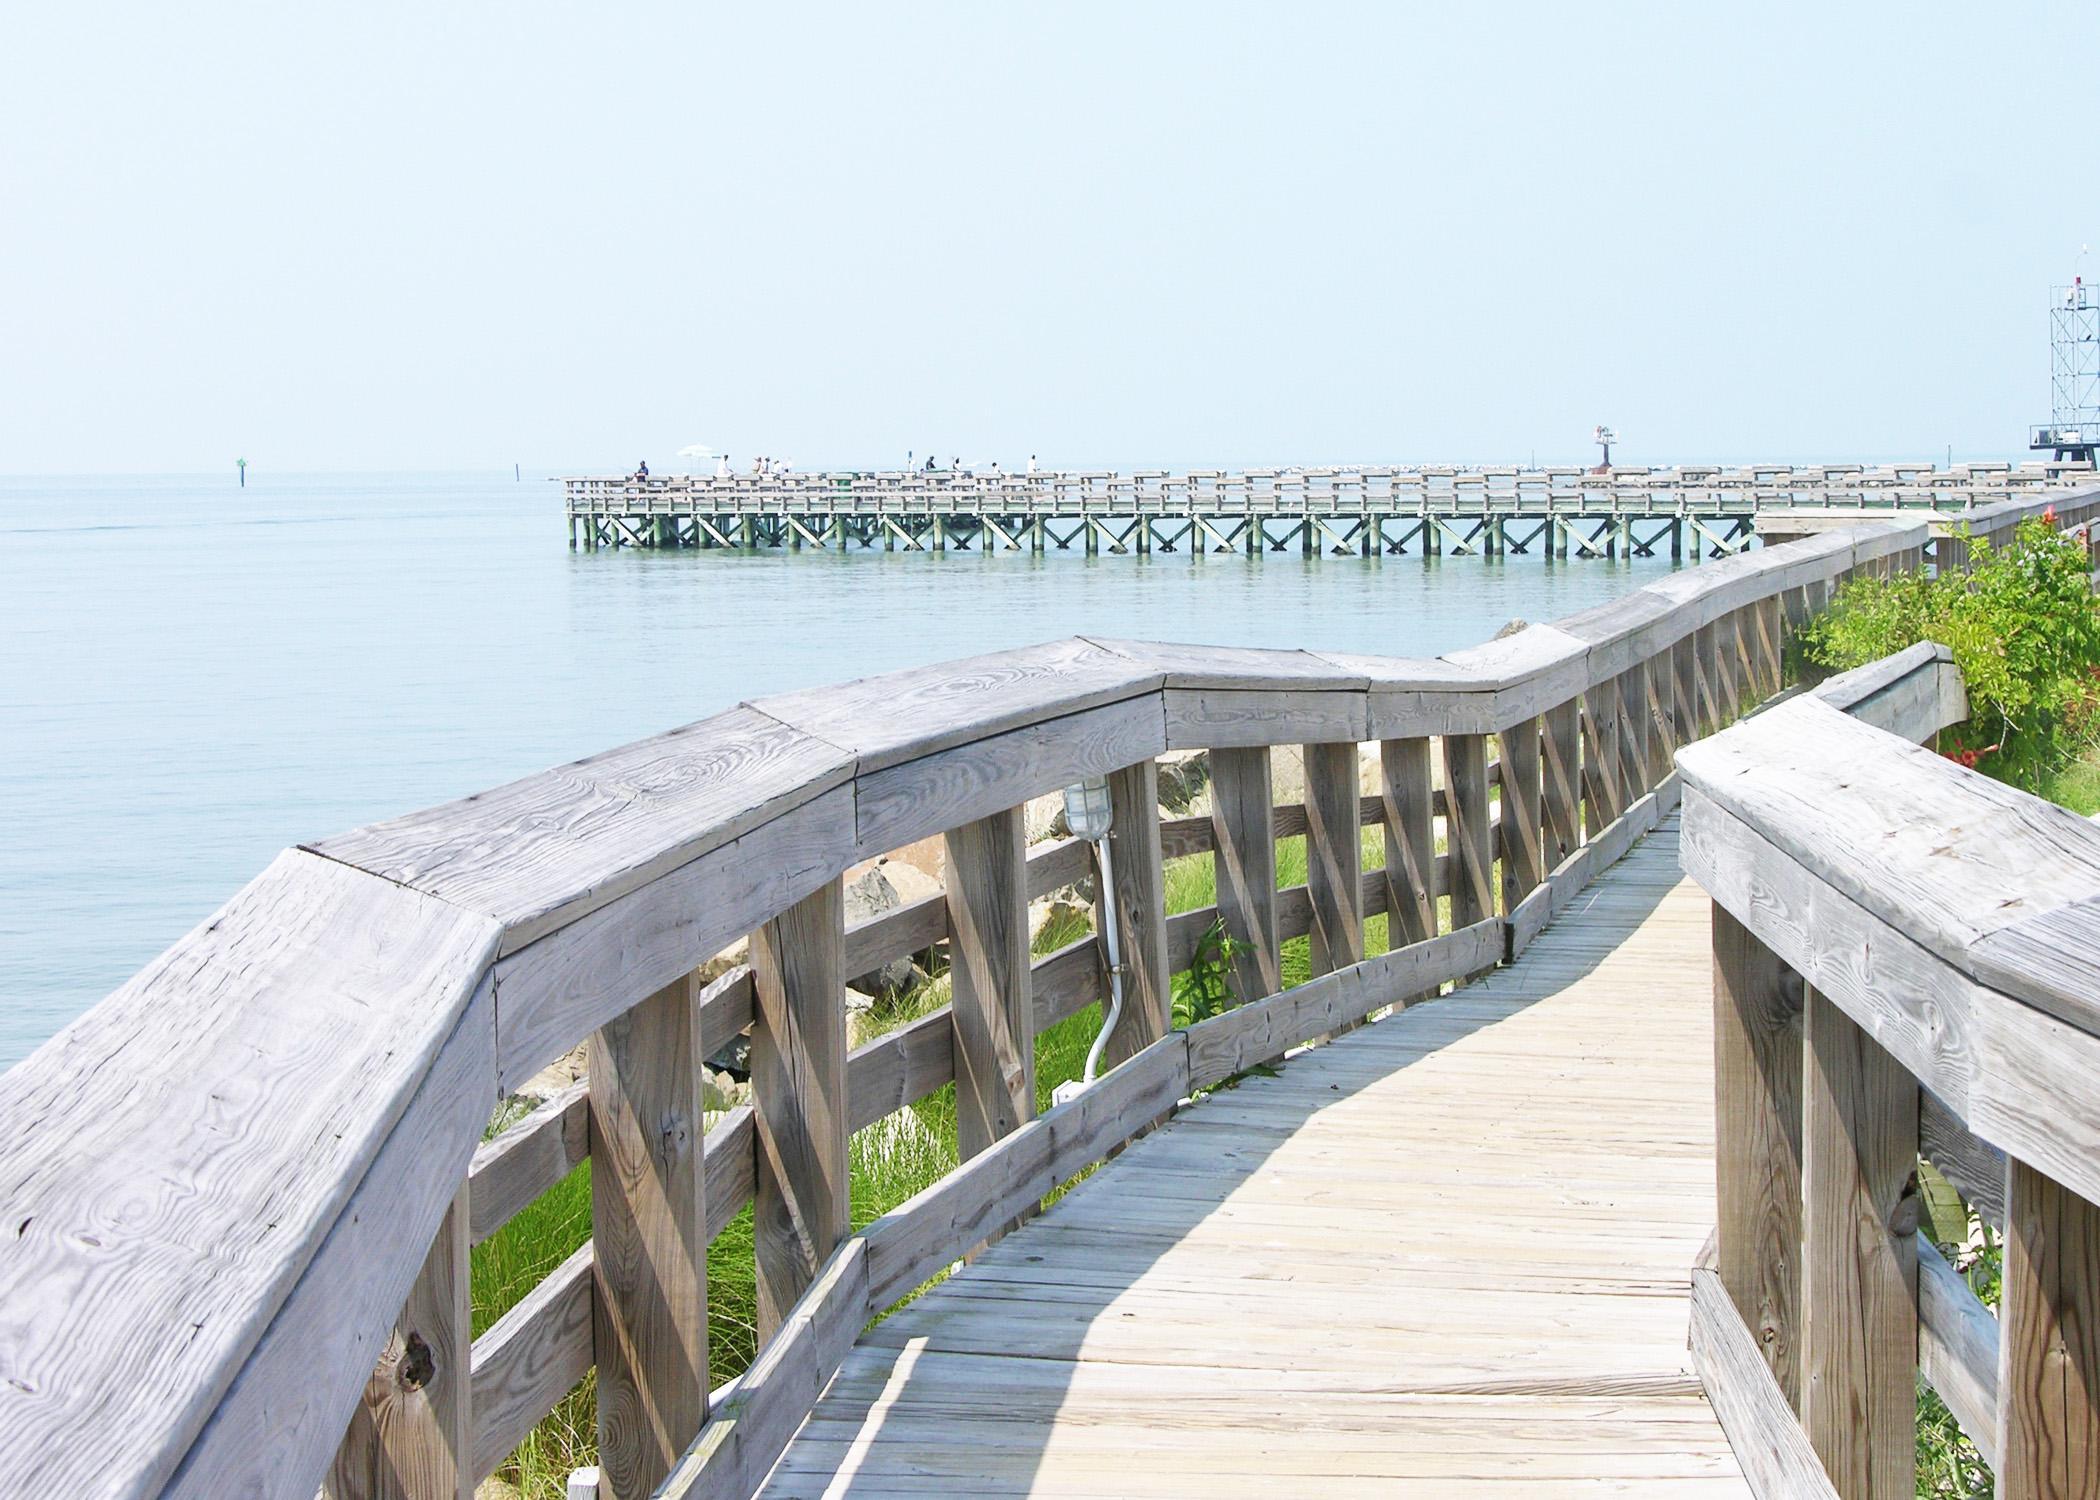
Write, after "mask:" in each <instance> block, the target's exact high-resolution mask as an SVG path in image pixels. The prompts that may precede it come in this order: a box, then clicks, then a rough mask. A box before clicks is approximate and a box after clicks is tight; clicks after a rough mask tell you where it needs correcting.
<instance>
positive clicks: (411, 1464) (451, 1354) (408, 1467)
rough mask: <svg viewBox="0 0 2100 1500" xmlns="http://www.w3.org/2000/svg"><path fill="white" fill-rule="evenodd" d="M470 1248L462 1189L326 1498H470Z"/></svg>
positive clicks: (355, 1420)
mask: <svg viewBox="0 0 2100 1500" xmlns="http://www.w3.org/2000/svg"><path fill="white" fill-rule="evenodd" d="M467 1248H468V1223H467V1193H466V1189H465V1188H461V1189H460V1192H459V1196H458V1197H456V1198H454V1199H453V1200H452V1206H451V1207H450V1208H449V1209H447V1210H446V1211H445V1218H444V1222H443V1223H441V1224H440V1225H439V1226H438V1232H437V1238H436V1239H435V1240H433V1241H432V1242H431V1245H430V1254H429V1255H428V1256H427V1257H425V1258H424V1261H423V1269H422V1271H421V1272H420V1273H419V1274H418V1275H417V1277H416V1284H415V1286H414V1288H413V1289H411V1290H410V1292H409V1294H408V1301H407V1302H406V1303H405V1304H404V1305H403V1306H402V1309H401V1316H400V1318H399V1319H397V1320H396V1321H395V1323H394V1331H393V1333H392V1334H391V1335H390V1336H389V1337H388V1339H387V1344H386V1351H385V1353H383V1354H381V1355H380V1357H379V1364H378V1366H377V1367H376V1368H375V1369H374V1370H373V1371H372V1378H371V1379H370V1380H369V1381H368V1382H367V1383H366V1385H365V1394H364V1399H363V1400H362V1401H360V1402H359V1403H358V1407H357V1411H356V1412H355V1413H354V1414H353V1415H352V1416H351V1418H350V1428H349V1430H348V1431H347V1432H346V1433H344V1435H343V1443H342V1446H341V1447H340V1448H338V1449H337V1450H336V1455H335V1462H334V1463H333V1464H332V1465H331V1466H330V1468H329V1470H328V1478H327V1482H326V1484H325V1485H324V1492H325V1493H326V1494H327V1495H328V1497H329V1500H448V1497H449V1500H471V1497H472V1496H473V1493H474V1460H473V1432H474V1428H473V1422H472V1420H471V1413H470V1409H469V1397H470V1395H471V1393H472V1385H473V1381H472V1379H471V1367H472V1364H473V1343H474V1327H473V1323H474V1320H473V1309H472V1307H471V1305H470V1302H469V1297H468V1293H469V1286H468V1274H467Z"/></svg>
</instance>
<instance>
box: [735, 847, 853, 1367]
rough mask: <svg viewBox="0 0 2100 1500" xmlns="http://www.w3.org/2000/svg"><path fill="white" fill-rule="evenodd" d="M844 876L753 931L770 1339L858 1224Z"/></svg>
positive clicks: (761, 1210)
mask: <svg viewBox="0 0 2100 1500" xmlns="http://www.w3.org/2000/svg"><path fill="white" fill-rule="evenodd" d="M845 914H846V900H845V889H844V886H843V884H842V883H841V882H840V881H839V880H837V879H833V880H829V881H827V882H825V884H823V885H822V886H820V887H818V889H817V890H816V891H815V892H814V893H812V894H811V895H809V896H806V897H804V898H803V899H802V900H801V901H798V902H796V903H795V905H793V906H792V907H790V908H788V909H787V910H786V911H784V912H782V913H781V914H780V915H779V916H777V917H775V918H773V920H772V921H770V922H768V923H766V924H765V926H763V927H761V928H760V929H759V930H758V931H757V932H756V933H754V934H753V935H752V939H751V981H752V996H753V999H752V1022H753V1024H752V1028H751V1097H752V1102H753V1106H754V1111H755V1123H756V1125H757V1129H758V1162H757V1174H756V1178H755V1180H754V1191H753V1195H752V1210H751V1211H752V1223H751V1234H752V1242H753V1246H754V1250H755V1258H756V1261H757V1269H758V1340H759V1342H760V1343H761V1344H763V1343H764V1342H765V1341H766V1340H767V1339H770V1338H771V1337H772V1336H773V1333H774V1330H776V1329H777V1328H779V1327H780V1324H781V1322H782V1321H783V1320H784V1319H785V1318H786V1317H787V1314H788V1310H789V1309H790V1308H792V1307H793V1306H794V1305H795V1300H796V1299H797V1298H798V1297H800V1296H801V1295H802V1293H803V1292H804V1291H806V1290H807V1289H808V1287H809V1284H810V1282H812V1281H813V1280H815V1279H816V1274H817V1268H818V1267H820V1266H822V1265H823V1264H824V1261H825V1259H826V1258H827V1257H828V1256H829V1255H830V1254H831V1252H832V1251H833V1250H834V1249H836V1248H837V1247H838V1245H839V1242H840V1241H841V1240H843V1239H845V1237H846V1235H847V1232H848V1231H849V1229H850V1228H851V1203H850V1188H849V1184H848V1179H847V1171H846V1137H847V1129H846V1009H845V1004H844V1001H843V998H842V997H843V995H844V985H845V980H846V976H845V975H844V973H842V972H841V969H842V957H841V953H840V947H841V945H842V943H843V942H844V940H845Z"/></svg>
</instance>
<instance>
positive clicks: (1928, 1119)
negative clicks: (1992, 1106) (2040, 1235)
mask: <svg viewBox="0 0 2100 1500" xmlns="http://www.w3.org/2000/svg"><path fill="white" fill-rule="evenodd" d="M1918 1155H1920V1156H1922V1157H1924V1158H1925V1160H1927V1161H1929V1162H1931V1163H1932V1165H1933V1166H1934V1167H1935V1168H1936V1169H1937V1170H1938V1172H1939V1174H1940V1175H1941V1176H1942V1177H1944V1178H1946V1179H1947V1181H1948V1182H1949V1183H1951V1184H1952V1185H1953V1187H1954V1190H1955V1191H1956V1192H1958V1193H1960V1194H1961V1196H1962V1201H1963V1202H1965V1203H1967V1204H1968V1206H1969V1207H1970V1208H1972V1209H1974V1210H1975V1211H1976V1213H1977V1214H1978V1215H1980V1216H1981V1217H1982V1219H1983V1221H1984V1223H1986V1224H1989V1225H1990V1226H1991V1227H1992V1228H1993V1229H2000V1230H2002V1229H2003V1228H2004V1227H2005V1153H2004V1152H2003V1151H2000V1150H1999V1149H1998V1148H1997V1147H1996V1146H1993V1145H1992V1144H1991V1143H1990V1142H1989V1141H1987V1140H1984V1139H1983V1138H1982V1137H1981V1136H1979V1135H1976V1134H1975V1133H1974V1132H1972V1131H1971V1130H1970V1129H1969V1128H1968V1127H1967V1126H1966V1125H1964V1124H1962V1122H1961V1116H1959V1115H1957V1114H1956V1113H1955V1112H1954V1111H1953V1110H1952V1109H1949V1108H1948V1107H1947V1106H1946V1105H1945V1104H1944V1103H1942V1102H1941V1100H1940V1097H1939V1096H1938V1095H1937V1094H1935V1093H1933V1092H1932V1091H1931V1090H1930V1089H1924V1090H1921V1091H1920V1092H1919V1095H1918Z"/></svg>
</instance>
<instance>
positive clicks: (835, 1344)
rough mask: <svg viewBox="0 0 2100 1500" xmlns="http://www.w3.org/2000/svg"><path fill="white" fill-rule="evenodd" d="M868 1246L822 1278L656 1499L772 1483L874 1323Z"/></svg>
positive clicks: (736, 1492)
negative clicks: (770, 1474)
mask: <svg viewBox="0 0 2100 1500" xmlns="http://www.w3.org/2000/svg"><path fill="white" fill-rule="evenodd" d="M868 1301H869V1299H868V1252H867V1241H866V1240H864V1239H859V1238H855V1239H850V1240H848V1241H846V1243H845V1244H843V1245H841V1246H840V1247H839V1248H838V1250H837V1251H836V1252H834V1253H833V1255H832V1257H831V1259H830V1260H829V1261H827V1262H826V1263H825V1264H824V1266H823V1268H822V1269H821V1270H820V1271H819V1272H818V1274H817V1277H816V1279H815V1281H814V1282H812V1283H811V1285H810V1288H809V1290H808V1291H807V1292H806V1293H804V1294H803V1297H802V1300H801V1301H800V1302H798V1303H796V1304H795V1307H794V1308H793V1310H792V1311H791V1312H790V1313H789V1315H788V1318H787V1321H786V1322H785V1323H784V1324H783V1325H782V1326H781V1329H780V1333H779V1335H778V1336H777V1337H776V1338H774V1339H773V1341H772V1342H771V1343H769V1344H768V1345H767V1346H766V1347H765V1348H764V1349H761V1350H760V1351H759V1355H758V1358H757V1359H756V1360H754V1361H753V1362H752V1365H751V1368H750V1369H749V1370H747V1371H746V1372H745V1373H744V1374H743V1376H742V1377H741V1378H739V1379H738V1381H737V1382H736V1390H735V1392H734V1394H732V1395H731V1396H729V1397H728V1399H727V1400H725V1401H724V1403H723V1406H722V1410H721V1411H720V1413H719V1414H717V1416H716V1417H715V1419H714V1420H713V1421H711V1422H709V1423H708V1424H707V1427H706V1429H705V1430H704V1431H703V1432H702V1433H701V1434H700V1437H699V1440H698V1441H697V1442H695V1443H694V1444H693V1447H692V1449H691V1451H690V1452H688V1453H686V1454H685V1455H683V1457H682V1458H681V1459H680V1460H679V1464H678V1468H677V1470H676V1471H675V1472H674V1473H672V1474H671V1475H670V1476H669V1477H668V1478H667V1479H666V1480H665V1481H664V1485H663V1488H662V1489H661V1490H659V1491H658V1492H657V1493H658V1495H659V1496H660V1497H661V1500H685V1497H691V1500H745V1497H746V1496H749V1495H752V1494H755V1493H756V1492H757V1490H758V1487H759V1486H760V1485H761V1484H762V1483H763V1482H764V1481H765V1477H766V1471H767V1470H768V1469H770V1468H771V1467H772V1466H773V1462H774V1460H775V1459H777V1458H778V1457H779V1456H780V1454H781V1452H782V1450H783V1449H785V1448H786V1447H787V1445H788V1442H789V1440H790V1439H791V1438H792V1437H793V1436H794V1434H795V1429H796V1428H797V1427H799V1426H801V1425H802V1419H803V1418H804V1417H805V1416H806V1415H808V1413H809V1410H810V1408H811V1407H813V1406H815V1405H816V1404H817V1398H818V1396H820V1395H821V1394H822V1393H823V1390H824V1384H825V1382H826V1381H828V1380H830V1379H831V1376H832V1373H833V1372H834V1371H835V1370H837V1369H838V1367H839V1364H840V1362H841V1361H842V1360H844V1359H845V1357H846V1353H847V1351H848V1350H850V1349H851V1348H852V1347H853V1336H854V1335H855V1334H856V1333H858V1332H859V1331H860V1325H861V1323H862V1322H863V1321H864V1320H865V1319H866V1318H867V1315H868Z"/></svg>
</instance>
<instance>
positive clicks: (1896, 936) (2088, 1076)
mask: <svg viewBox="0 0 2100 1500" xmlns="http://www.w3.org/2000/svg"><path fill="white" fill-rule="evenodd" d="M1966 714H1967V709H1966V705H1965V703H1964V701H1963V697H1962V690H1961V681H1960V677H1959V674H1958V673H1957V672H1955V671H1954V669H1953V667H1952V664H1951V662H1950V661H1949V660H1948V658H1947V654H1946V652H1945V651H1944V650H1943V649H1941V648H1935V647H1932V646H1930V645H1926V646H1922V647H1918V648H1914V649H1913V650H1911V651H1908V652H1905V653H1903V654H1902V655H1900V656H1897V657H1892V658H1889V659H1888V660H1886V661H1883V662H1879V663H1876V664H1875V665H1873V666H1871V667H1868V668H1865V669H1862V670H1861V671H1860V672H1856V673H1851V674H1847V675H1846V676H1845V677H1842V678H1838V679H1834V680H1833V681H1832V682H1831V683H1829V684H1826V685H1825V687H1824V688H1823V689H1822V690H1821V691H1819V692H1818V693H1816V694H1814V695H1810V696H1805V697H1802V698H1798V699H1795V700H1793V701H1791V702H1788V703H1786V704H1784V705H1782V706H1780V707H1778V708H1775V709H1773V710H1772V711H1770V712H1768V713H1765V714H1762V715H1760V716H1758V717H1756V718H1754V719H1750V720H1747V721H1745V722H1744V723H1742V724H1739V725H1737V726H1736V727H1734V728H1732V729H1729V730H1727V731H1726V732H1724V733H1722V734H1720V735H1719V736H1717V737H1715V738H1713V739H1710V740H1707V741H1705V742H1704V743H1701V744H1699V745H1695V746H1692V747H1690V748H1687V749H1685V750H1684V751H1682V752H1680V754H1679V756H1678V765H1679V767H1680V769H1681V773H1682V775H1683V777H1684V788H1685V815H1684V827H1683V848H1684V862H1685V866H1686V868H1687V869H1688V870H1689V871H1690V872H1691V873H1692V874H1693V875H1694V876H1695V877H1696V878H1697V879H1698V880H1699V882H1700V884H1701V885H1703V886H1704V887H1705V888H1706V889H1707V890H1708V892H1709V893H1710V894H1711V895H1712V896H1713V899H1714V1003H1715V1031H1716V1038H1715V1055H1716V1083H1715V1088H1716V1103H1715V1107H1716V1111H1717V1132H1716V1133H1717V1139H1718V1158H1717V1180H1718V1205H1717V1210H1718V1216H1719V1226H1718V1231H1717V1238H1716V1244H1715V1248H1716V1258H1715V1261H1714V1263H1713V1264H1712V1265H1711V1266H1709V1267H1705V1268H1702V1269H1700V1270H1699V1271H1698V1272H1696V1273H1695V1279H1694V1293H1693V1334H1692V1337H1693V1349H1694V1353H1695V1356H1696V1358H1697V1359H1698V1362H1699V1365H1700V1369H1701V1373H1702V1375H1703V1376H1704V1378H1705V1381H1706V1386H1707V1390H1708V1393H1709V1395H1710V1396H1711V1398H1712V1400H1713V1402H1714V1405H1715V1407H1716V1409H1717V1411H1718V1413H1719V1415H1720V1417H1721V1420H1722V1423H1723V1425H1724V1427H1725V1428H1726V1429H1727V1431H1728V1434H1729V1437H1730V1440H1731V1442H1732V1443H1733V1445H1734V1447H1735V1450H1736V1453H1737V1455H1738V1457H1740V1458H1741V1459H1742V1460H1743V1463H1744V1467H1745V1469H1746V1471H1748V1472H1749V1475H1750V1478H1751V1480H1752V1485H1753V1488H1754V1489H1756V1490H1757V1492H1758V1493H1759V1494H1761V1495H1768V1496H1778V1495H1787V1496H1805V1495H1835V1496H1839V1497H1842V1500H1868V1497H1873V1500H1896V1497H1899V1496H1900V1497H1903V1500H1909V1497H1910V1496H1912V1495H1913V1494H1914V1493H1915V1492H1916V1491H1915V1488H1914V1483H1915V1481H1914V1476H1913V1462H1914V1452H1915V1441H1916V1395H1915V1386H1916V1382H1917V1379H1918V1377H1919V1376H1920V1375H1922V1376H1923V1377H1924V1379H1925V1380H1927V1381H1928V1382H1929V1383H1930V1384H1931V1385H1932V1386H1933V1387H1934V1388H1935V1389H1936V1390H1937V1391H1938V1392H1939V1394H1940V1396H1941V1398H1942V1399H1943V1400H1944V1401H1945V1403H1946V1405H1947V1407H1948V1409H1949V1410H1950V1411H1951V1412H1952V1413H1953V1415H1954V1417H1955V1418H1956V1420H1957V1421H1958V1422H1959V1423H1960V1425H1961V1427H1962V1429H1963V1430H1964V1431H1965V1432H1966V1433H1967V1434H1968V1435H1969V1437H1970V1438H1971V1439H1972V1440H1973V1441H1974V1442H1975V1444H1976V1446H1977V1448H1978V1450H1979V1451H1980V1452H1981V1453H1982V1455H1983V1456H1984V1457H1985V1458H1986V1460H1988V1461H1989V1462H1991V1463H1992V1464H1993V1465H1995V1467H1996V1470H1997V1478H1998V1486H1999V1487H1998V1491H1997V1493H1999V1494H2000V1495H2002V1496H2007V1497H2019V1500H2026V1497H2035V1496H2052V1497H2054V1496H2066V1497H2068V1496H2073V1495H2091V1494H2094V1493H2096V1492H2100V1209H2096V1208H2095V1206H2094V1205H2095V1202H2096V1201H2100V1089H2096V1088H2095V1084H2094V1080H2095V1079H2096V1078H2100V925H2096V919H2095V913H2096V912H2100V828H2096V827H2095V826H2094V825H2093V824H2092V823H2090V822H2088V821H2086V820H2085V819H2083V818H2080V817H2078V816H2076V815H2075V814H2072V813H2070V812H2068V811H2066V810H2065V809H2063V808H2060V807H2057V806H2055V805H2054V804H2052V803H2046V802H2043V801H2041V800H2039V799H2037V798H2034V797H2030V796H2027V795H2026V794H2024V793H2021V792H2018V791H2015V790H2013V789H2011V788H2009V787H2006V786H2004V785H2002V784H2000V783H1998V782H1996V781H1993V780H1991V779H1989V778H1988V777H1984V776H1981V775H1978V774H1977V773H1975V772H1973V771H1968V770H1965V769H1963V768H1962V767H1960V766H1959V765H1957V764H1955V763H1954V762H1952V761H1950V760H1948V759H1946V758H1944V757H1941V756H1938V755H1935V754H1934V753H1932V752H1931V751H1930V750H1928V749H1924V748H1922V747H1921V746H1919V745H1918V744H1915V743H1912V742H1913V741H1918V740H1924V739H1928V738H1930V736H1931V735H1932V734H1934V733H1935V732H1936V731H1937V730H1939V729H1941V728H1943V727H1945V726H1947V725H1949V724H1952V723H1955V722H1957V721H1959V720H1960V719H1962V718H1964V717H1966ZM1921 1157H1922V1158H1924V1159H1926V1160H1929V1161H1930V1162H1932V1163H1933V1165H1934V1166H1935V1167H1936V1168H1937V1169H1938V1170H1939V1171H1940V1172H1941V1174H1943V1175H1944V1176H1945V1178H1946V1179H1947V1180H1948V1181H1949V1182H1950V1183H1952V1184H1953V1186H1954V1187H1955V1188H1956V1189H1957V1190H1958V1191H1959V1192H1960V1194H1961V1195H1962V1197H1963V1198H1964V1199H1965V1200H1966V1201H1967V1203H1968V1205H1969V1206H1970V1207H1971V1208H1972V1209H1974V1210H1975V1211H1976V1212H1977V1213H1978V1214H1980V1215H1981V1217H1982V1218H1983V1219H1984V1220H1986V1221H1987V1222H1989V1223H1991V1224H1993V1225H1994V1226H1997V1227H1998V1228H1999V1229H2001V1230H2002V1232H2003V1235H2004V1268H2003V1270H2004V1276H2003V1292H2002V1298H2003V1300H2002V1302H2001V1305H2000V1307H1999V1310H1998V1312H1997V1313H1996V1315H1995V1316H1994V1315H1993V1314H1992V1312H1991V1311H1990V1310H1989V1309H1988V1308H1986V1307H1985V1306H1984V1305H1983V1304H1982V1303H1981V1302H1980V1301H1979V1300H1978V1298H1977V1297H1976V1295H1975V1293H1974V1292H1973V1291H1972V1290H1971V1289H1970V1286H1969V1284H1968V1282H1967V1281H1966V1280H1964V1279H1963V1278H1962V1277H1961V1276H1960V1275H1958V1274H1957V1273H1956V1272H1955V1271H1954V1270H1953V1269H1952V1268H1951V1267H1950V1266H1949V1265H1948V1263H1947V1261H1946V1260H1945V1259H1944V1258H1943V1257H1942V1256H1941V1255H1940V1254H1939V1253H1938V1251H1937V1250H1936V1249H1935V1248H1934V1247H1933V1245H1932V1244H1931V1242H1930V1240H1929V1239H1926V1238H1921V1237H1919V1236H1918V1234H1917V1232H1916V1231H1917V1229H1918V1227H1919V1222H1920V1199H1919V1196H1918V1162H1919V1160H1920V1158H1921Z"/></svg>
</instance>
